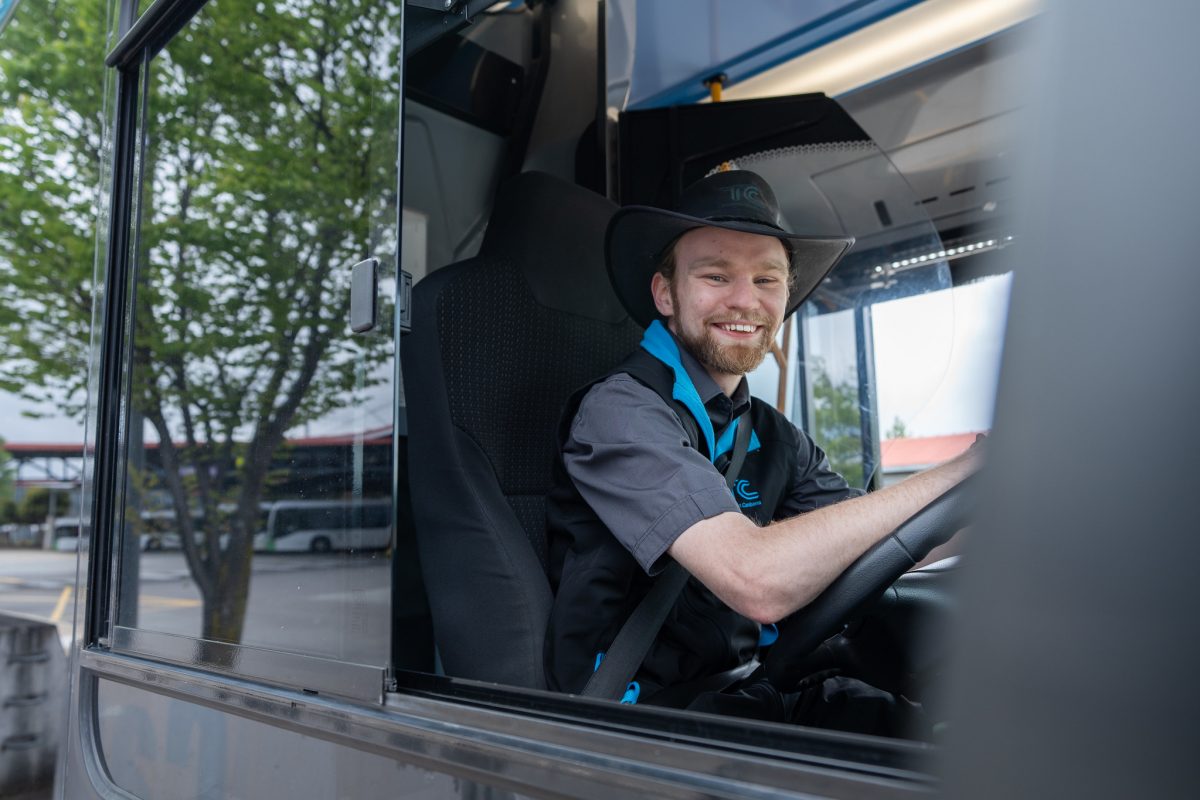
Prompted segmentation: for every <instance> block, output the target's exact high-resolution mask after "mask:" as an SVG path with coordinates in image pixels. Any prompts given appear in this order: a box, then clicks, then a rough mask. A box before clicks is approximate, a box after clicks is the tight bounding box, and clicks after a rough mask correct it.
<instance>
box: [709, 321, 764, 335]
mask: <svg viewBox="0 0 1200 800" xmlns="http://www.w3.org/2000/svg"><path fill="white" fill-rule="evenodd" d="M710 324H711V325H712V327H714V328H716V329H717V330H718V331H720V332H721V333H723V334H725V335H726V336H730V337H732V338H734V339H748V338H752V337H754V336H755V335H757V334H758V333H759V331H761V330H762V326H761V325H758V324H756V323H753V322H713V323H710Z"/></svg>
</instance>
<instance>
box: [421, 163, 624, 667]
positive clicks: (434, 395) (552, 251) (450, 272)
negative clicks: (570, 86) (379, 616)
mask: <svg viewBox="0 0 1200 800" xmlns="http://www.w3.org/2000/svg"><path fill="white" fill-rule="evenodd" d="M615 211H616V206H615V205H613V204H612V203H611V202H610V201H608V200H607V199H605V198H604V197H601V196H600V195H597V194H595V193H594V192H591V191H588V190H586V189H582V188H580V187H578V186H575V185H573V184H569V183H565V182H563V181H560V180H558V179H556V178H553V177H551V176H549V175H545V174H541V173H524V174H521V175H518V176H515V177H514V178H511V179H509V180H508V181H507V182H506V183H505V184H504V185H503V186H501V188H500V190H499V192H497V196H496V200H495V204H494V207H493V211H492V215H491V219H490V220H489V223H488V228H487V232H486V234H485V235H484V240H483V245H482V247H481V249H480V252H479V255H478V256H476V257H475V258H472V259H469V260H467V261H463V262H459V263H457V264H452V265H449V266H447V267H444V268H442V269H439V270H437V271H435V272H434V273H432V274H431V275H430V276H429V277H427V278H426V279H425V280H423V281H421V282H420V283H418V284H417V285H416V286H415V287H414V289H413V317H412V333H411V334H409V335H407V336H406V337H405V338H404V341H403V346H402V364H403V368H404V389H405V398H406V405H407V411H408V431H409V434H408V464H409V476H410V482H409V485H410V489H411V492H412V504H413V517H414V522H415V525H416V532H417V545H418V549H419V552H420V558H421V568H422V572H423V575H424V578H425V585H426V588H427V591H428V594H429V605H430V612H431V614H432V618H433V628H434V636H435V638H436V641H437V645H438V650H439V652H440V655H441V659H442V666H443V669H444V670H445V672H446V674H448V675H453V676H456V677H465V678H473V679H478V680H488V681H496V682H500V683H507V684H513V685H518V686H527V687H534V688H544V686H545V677H544V673H543V667H542V648H543V643H544V638H545V630H546V623H547V620H548V618H549V613H550V604H551V601H552V597H551V590H550V584H549V580H548V578H547V577H546V561H547V543H546V494H547V492H548V490H549V488H550V481H551V470H552V465H553V460H554V457H555V451H556V448H557V444H556V437H555V430H556V427H557V423H558V417H559V414H560V412H561V409H562V407H563V405H564V403H565V401H566V399H567V398H568V397H569V395H570V394H571V392H573V391H574V390H575V389H577V388H579V387H580V386H582V385H583V384H584V383H586V382H587V381H589V380H592V379H594V378H595V377H597V376H598V375H600V374H602V373H603V372H605V371H606V370H608V369H611V368H612V367H613V366H614V365H616V364H617V363H619V362H620V361H621V359H622V358H624V356H625V355H627V354H628V353H629V352H630V351H631V350H632V349H633V348H634V347H636V346H637V342H638V340H639V337H640V335H641V330H640V329H639V328H638V326H637V325H636V324H635V323H633V322H632V321H631V320H630V319H629V317H628V315H627V314H626V313H625V311H624V309H623V308H622V307H621V304H620V302H619V301H618V300H617V298H616V295H615V294H614V293H613V291H612V288H611V287H610V285H609V281H608V277H607V273H606V271H605V267H604V231H605V228H606V226H607V224H608V220H609V219H610V217H611V216H612V214H613V213H614V212H615Z"/></svg>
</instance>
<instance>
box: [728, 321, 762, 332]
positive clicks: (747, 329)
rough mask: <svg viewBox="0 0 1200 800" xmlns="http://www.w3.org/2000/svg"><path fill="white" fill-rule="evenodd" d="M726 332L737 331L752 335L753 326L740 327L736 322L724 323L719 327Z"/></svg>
mask: <svg viewBox="0 0 1200 800" xmlns="http://www.w3.org/2000/svg"><path fill="white" fill-rule="evenodd" d="M721 327H722V328H724V329H725V330H727V331H737V332H738V333H754V327H755V326H753V325H742V324H739V323H736V322H726V323H724V324H723V325H721Z"/></svg>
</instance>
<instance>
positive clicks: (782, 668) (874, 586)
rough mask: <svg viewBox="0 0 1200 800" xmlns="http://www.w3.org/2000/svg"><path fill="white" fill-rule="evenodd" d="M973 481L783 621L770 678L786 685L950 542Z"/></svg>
mask: <svg viewBox="0 0 1200 800" xmlns="http://www.w3.org/2000/svg"><path fill="white" fill-rule="evenodd" d="M973 484H974V480H973V479H967V480H964V481H962V482H961V483H959V484H957V485H955V486H954V487H952V488H951V489H950V490H949V491H947V492H946V493H945V494H942V495H940V496H939V497H938V498H937V499H935V500H934V501H933V502H931V503H930V504H929V505H927V506H925V507H924V508H922V509H921V510H920V511H918V512H917V513H916V514H914V515H913V516H911V517H909V518H908V520H907V521H905V522H904V523H903V524H902V525H901V526H900V527H899V528H897V529H896V530H894V531H893V532H892V533H891V534H890V535H889V536H887V537H886V538H884V539H882V540H880V541H879V542H877V543H876V544H875V545H873V546H872V547H871V548H870V549H869V550H867V551H866V552H865V553H863V554H862V555H861V556H859V557H858V559H857V560H856V561H855V562H854V563H853V564H851V565H850V566H849V567H847V568H846V571H845V572H843V573H842V574H841V575H839V576H838V577H837V578H836V579H835V580H834V582H833V583H831V584H829V586H828V587H827V588H826V589H825V591H824V592H822V593H821V594H819V595H817V597H816V599H814V600H813V601H812V602H811V603H809V604H808V605H806V606H805V607H804V608H801V609H800V610H799V611H797V612H796V613H794V614H792V615H791V616H789V617H787V618H786V619H784V620H782V621H781V622H780V623H779V640H778V641H776V642H775V644H774V645H772V646H771V650H770V652H769V653H768V654H767V658H766V664H765V667H766V674H767V677H768V678H770V679H771V681H772V682H773V683H775V685H777V686H784V685H786V683H787V681H788V680H789V679H794V678H795V676H794V675H792V674H791V670H792V668H793V667H794V665H796V664H798V663H799V662H800V660H801V659H802V658H804V656H807V655H808V654H809V653H811V652H812V651H813V650H815V649H816V648H817V646H818V645H820V644H821V643H822V642H824V641H825V640H826V639H828V638H829V637H830V636H833V635H834V634H835V633H837V632H838V631H840V630H841V629H842V627H843V626H844V625H845V624H846V623H847V622H848V621H850V620H851V619H853V618H854V617H855V616H856V615H857V614H859V613H860V612H861V611H863V610H864V609H865V608H866V607H867V606H868V605H870V604H871V603H873V602H874V601H875V600H876V599H878V597H879V596H880V595H881V594H882V593H883V592H884V591H885V590H886V589H887V588H888V587H889V586H891V585H892V584H893V583H895V582H896V580H897V579H898V578H899V577H900V576H901V575H903V574H904V573H905V572H907V571H908V570H910V569H912V568H913V567H914V566H916V565H917V564H918V563H919V562H920V561H921V559H923V558H925V556H927V555H929V551H931V550H932V549H933V548H935V547H937V546H938V545H940V544H944V543H945V542H947V541H949V539H950V537H951V536H953V535H954V534H955V533H956V532H957V531H958V530H959V529H960V528H962V527H963V526H964V525H965V524H966V521H967V519H968V511H969V509H970V507H971V505H972V504H971V502H970V492H971V486H972V485H973Z"/></svg>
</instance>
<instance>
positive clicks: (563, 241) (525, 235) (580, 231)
mask: <svg viewBox="0 0 1200 800" xmlns="http://www.w3.org/2000/svg"><path fill="white" fill-rule="evenodd" d="M616 210H617V206H616V204H615V203H613V202H612V201H610V200H609V199H608V198H606V197H603V196H601V195H599V194H596V193H595V192H593V191H590V190H588V189H584V188H583V187H581V186H576V185H575V184H573V183H567V182H566V181H564V180H561V179H559V178H556V177H554V176H553V175H548V174H546V173H544V172H522V173H521V174H519V175H514V176H513V177H511V178H509V179H507V180H506V181H504V182H503V183H502V184H501V185H500V188H499V189H498V190H497V192H496V199H495V204H494V205H493V206H492V214H491V219H490V220H489V222H488V227H487V231H486V232H485V233H484V237H483V244H482V246H481V247H480V250H479V258H483V259H493V258H496V259H507V260H511V261H512V262H514V263H515V264H517V265H518V266H519V267H520V269H521V272H522V274H523V275H524V277H525V280H526V281H527V282H528V283H529V288H530V290H531V291H532V292H533V296H534V299H535V300H537V302H538V303H539V304H541V305H543V306H546V307H548V308H552V309H556V310H558V311H564V312H566V313H569V314H574V315H576V316H582V317H588V318H591V319H596V320H600V321H601V322H609V323H616V322H620V321H621V320H623V319H625V318H626V317H627V316H628V315H627V314H626V312H625V309H624V308H623V307H622V306H621V303H620V301H619V300H617V296H616V294H615V293H614V292H613V289H612V286H611V285H610V283H609V280H608V271H607V270H606V269H605V266H604V233H605V230H606V229H607V227H608V221H609V220H610V219H611V218H612V215H613V214H614V213H616ZM646 291H647V292H648V291H650V287H649V286H647V287H646Z"/></svg>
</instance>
